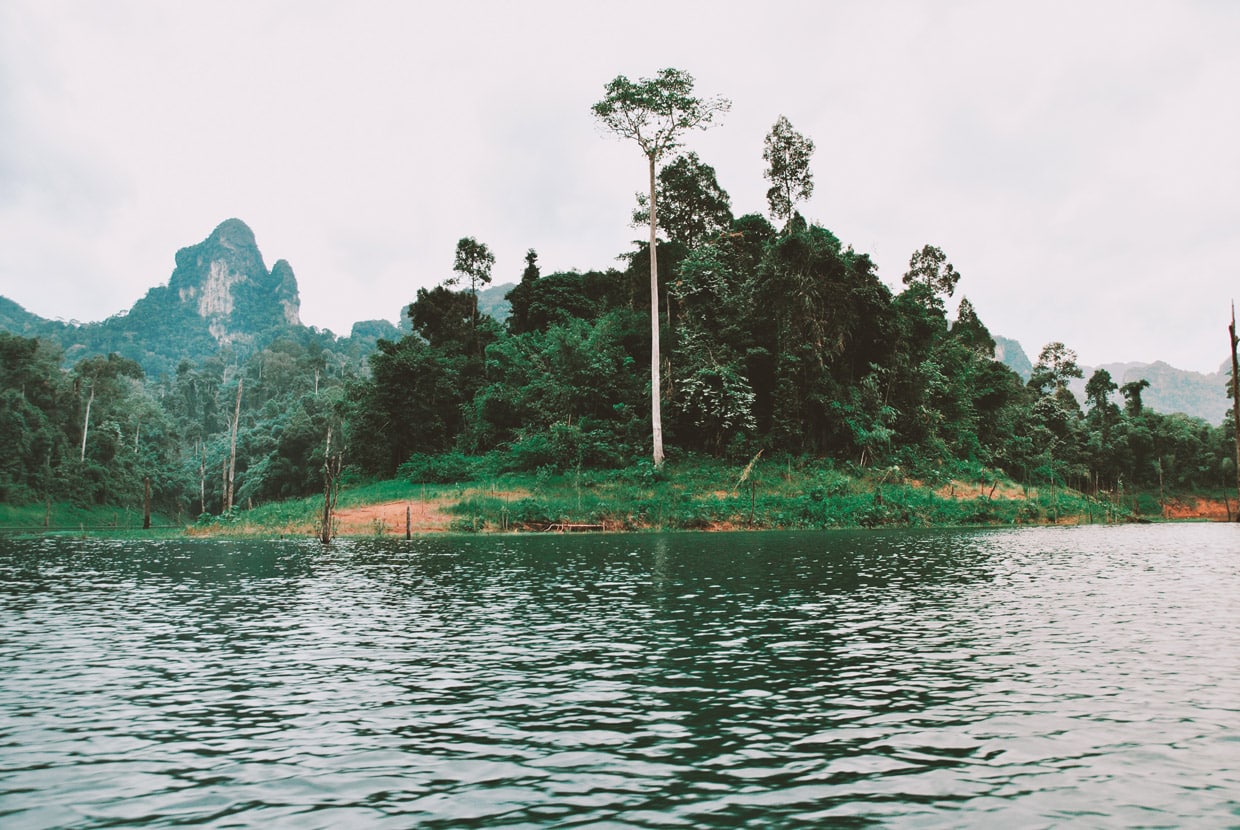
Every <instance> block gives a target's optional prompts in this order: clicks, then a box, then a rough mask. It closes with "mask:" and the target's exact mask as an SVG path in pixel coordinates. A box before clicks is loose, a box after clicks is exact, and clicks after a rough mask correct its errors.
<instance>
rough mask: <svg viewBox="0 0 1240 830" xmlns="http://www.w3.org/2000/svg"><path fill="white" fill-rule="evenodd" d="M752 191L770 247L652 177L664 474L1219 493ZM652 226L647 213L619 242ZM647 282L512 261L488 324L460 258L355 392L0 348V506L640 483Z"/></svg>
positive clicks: (643, 255) (279, 357)
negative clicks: (767, 466)
mask: <svg viewBox="0 0 1240 830" xmlns="http://www.w3.org/2000/svg"><path fill="white" fill-rule="evenodd" d="M781 124H782V127H783V129H784V132H783V133H782V134H777V131H773V132H772V136H773V137H776V138H779V137H780V136H781V135H782V139H781V140H793V141H795V140H798V139H799V140H801V141H802V142H803V143H802V144H801V145H799V150H800V152H801V153H802V157H801V158H802V160H803V161H804V159H805V158H807V153H808V151H810V150H812V143H810V142H808V141H807V140H805V139H803V137H800V136H798V135H797V134H795V131H791V126H790V125H788V124H787V122H786V119H782V118H781V122H779V123H777V125H776V126H777V127H781ZM789 136H791V139H789ZM773 140H774V139H773V138H770V137H769V138H768V147H767V150H768V154H767V155H766V156H764V157H765V158H768V160H771V159H772V158H775V157H776V156H777V153H775V150H778V149H779V148H778V146H775V145H773V144H772V141H773ZM772 147H775V150H772ZM794 149H795V148H794ZM794 160H795V157H794ZM802 169H803V170H806V171H807V167H803V168H802ZM802 175H808V173H807V172H804V173H803V174H802ZM768 177H769V178H772V181H773V182H774V183H775V184H776V187H773V188H772V194H773V195H770V194H769V195H768V198H770V200H771V215H773V216H776V217H778V218H780V219H782V220H784V221H782V223H781V224H782V227H776V226H775V225H773V224H772V223H771V222H770V221H768V220H767V219H766V218H765V217H764V216H763V215H759V214H755V213H749V214H746V215H742V216H739V217H734V216H733V214H732V210H731V204H730V199H729V197H728V195H727V193H726V192H725V191H724V190H723V189H722V188H721V187H720V186H719V183H718V181H717V180H716V176H715V171H714V170H713V169H712V168H711V167H710V166H709V165H707V164H705V163H703V162H702V161H701V160H700V159H699V158H698V157H697V156H696V154H693V153H685V154H681V155H679V156H677V157H676V158H675V159H673V160H671V161H670V162H669V163H667V164H665V165H663V167H662V169H661V170H660V172H659V175H658V184H657V194H658V199H657V204H658V210H659V216H660V222H659V231H660V234H661V241H660V243H659V244H658V246H657V249H656V250H657V256H658V266H659V268H658V276H659V279H658V290H659V296H660V306H661V307H662V308H661V316H660V318H659V320H660V328H661V341H662V344H663V346H662V350H661V353H660V366H661V376H662V383H661V386H662V390H661V391H662V400H663V402H664V407H663V412H664V415H663V420H664V433H665V436H666V442H667V447H668V453H669V457H671V458H673V459H674V458H676V456H677V455H679V456H681V457H684V456H687V455H691V454H692V455H700V456H706V457H712V458H718V459H726V460H728V461H730V462H735V463H736V464H737V465H738V469H739V468H740V467H744V466H745V464H746V463H747V462H749V461H750V460H751V459H753V458H754V457H756V456H757V455H758V454H759V453H762V454H763V458H764V459H799V458H812V459H821V460H823V461H824V462H826V463H827V464H828V465H831V464H834V465H837V466H839V467H847V466H849V465H851V466H854V467H856V468H883V469H897V468H898V470H899V471H900V474H901V475H902V476H906V477H935V476H937V477H939V478H942V477H943V476H944V475H951V474H953V473H954V472H955V471H962V470H972V471H974V472H975V473H976V472H977V471H987V470H988V471H1002V472H1003V473H1005V474H1006V475H1008V476H1010V477H1011V478H1013V479H1014V480H1016V481H1018V482H1023V483H1027V484H1035V485H1042V484H1058V485H1066V486H1070V487H1073V488H1076V489H1078V490H1082V491H1085V492H1090V493H1093V492H1098V491H1116V490H1124V489H1128V490H1135V489H1156V488H1164V487H1165V488H1166V489H1167V490H1170V491H1192V490H1197V491H1202V490H1210V491H1214V490H1216V489H1217V488H1219V487H1222V486H1224V485H1225V484H1226V482H1228V481H1234V480H1235V469H1234V452H1233V444H1232V432H1231V428H1230V426H1221V427H1214V426H1211V425H1209V424H1208V423H1206V422H1205V421H1202V420H1199V419H1194V418H1189V417H1187V416H1183V415H1177V414H1171V415H1168V414H1161V413H1158V412H1153V411H1150V410H1149V409H1147V408H1145V407H1144V406H1143V403H1142V398H1141V393H1142V389H1143V388H1144V386H1145V385H1146V384H1145V383H1144V382H1139V383H1128V384H1126V385H1124V386H1123V387H1122V388H1120V387H1118V386H1117V384H1116V383H1115V382H1114V381H1113V380H1112V379H1111V377H1110V376H1109V375H1108V374H1107V373H1106V371H1105V370H1099V371H1097V372H1095V373H1094V375H1093V376H1092V377H1091V378H1089V380H1088V383H1087V385H1086V394H1085V400H1084V401H1078V400H1077V399H1076V397H1075V396H1074V395H1073V393H1072V392H1071V391H1070V390H1069V388H1068V382H1069V380H1071V379H1072V378H1074V377H1081V370H1080V368H1079V367H1078V366H1077V363H1076V359H1075V355H1074V353H1073V352H1072V350H1071V349H1069V348H1067V347H1066V346H1065V345H1063V344H1062V343H1050V344H1048V345H1047V346H1046V347H1045V348H1043V349H1042V351H1041V353H1040V355H1039V357H1038V360H1037V363H1036V365H1035V366H1034V368H1033V371H1032V374H1031V377H1030V380H1029V381H1028V382H1027V383H1025V382H1022V381H1021V379H1020V377H1019V376H1017V375H1016V374H1015V373H1014V372H1013V371H1011V370H1010V369H1008V368H1007V367H1006V366H1004V365H1003V364H1002V363H1000V362H998V361H996V360H995V359H994V357H993V356H994V346H995V343H994V340H993V339H992V337H991V334H990V332H989V331H988V330H987V328H986V326H985V324H984V323H983V322H982V321H981V320H980V319H979V317H978V315H977V313H976V312H975V310H974V308H973V306H972V305H971V304H970V303H969V301H968V300H967V299H963V298H962V299H960V300H959V301H958V302H956V301H955V300H954V299H953V298H954V296H955V294H956V289H957V286H958V283H959V282H960V280H961V275H960V274H959V273H957V272H956V270H955V269H954V268H953V267H952V265H951V264H950V263H949V262H948V259H947V256H946V255H945V254H944V252H943V251H941V250H940V249H939V248H937V247H935V246H933V245H926V246H925V247H923V248H922V249H921V250H919V251H915V252H913V254H912V256H911V259H910V262H909V267H908V270H907V272H906V273H905V274H904V275H903V279H902V286H901V288H900V290H899V291H894V290H893V289H892V288H890V287H889V286H888V285H887V284H885V283H884V282H883V281H882V280H880V279H879V276H878V274H877V273H876V268H875V266H874V263H873V262H872V261H871V260H870V258H869V256H867V255H866V254H864V253H860V252H857V251H855V250H854V249H853V248H852V247H850V246H848V245H846V244H844V243H843V242H841V241H840V240H839V239H838V238H837V237H836V236H835V235H834V234H833V233H832V232H831V231H830V230H828V229H827V228H825V227H823V226H821V225H819V224H815V223H807V222H806V221H805V220H804V219H803V218H802V217H801V216H800V215H799V214H798V213H797V212H796V211H795V210H794V209H793V208H794V204H795V199H796V196H797V194H798V193H804V192H805V187H804V185H805V184H806V182H805V181H802V182H801V183H800V184H801V188H800V190H797V189H796V188H793V187H792V186H791V184H790V183H789V182H787V181H785V182H784V183H783V185H782V187H781V186H780V182H779V180H778V171H777V169H776V164H775V162H774V161H772V169H771V171H769V172H768ZM648 210H649V202H648V200H647V199H646V198H641V199H639V203H638V205H637V210H636V211H635V212H634V221H635V223H637V222H642V221H645V219H646V218H647V217H648V213H644V211H648ZM649 256H650V250H649V245H648V243H645V242H643V243H637V244H636V247H635V248H634V249H633V250H631V251H630V252H629V253H628V254H627V255H626V257H625V258H626V259H627V267H625V268H624V269H612V270H607V271H590V272H586V273H579V272H567V273H554V274H547V275H542V274H541V272H540V268H539V265H538V257H537V254H536V253H535V252H534V251H533V250H530V252H529V253H528V254H527V256H526V267H525V270H524V273H523V274H522V275H521V277H520V282H519V283H518V284H517V285H516V286H515V287H514V288H513V289H512V290H511V291H510V292H509V293H508V298H507V299H508V302H509V303H510V306H511V312H510V314H509V316H508V317H507V319H506V320H504V321H497V320H495V319H493V318H491V317H489V316H486V315H483V314H481V313H480V312H479V309H478V300H477V297H478V292H479V289H480V288H482V287H484V286H486V285H487V284H489V283H490V281H491V267H492V264H493V262H494V258H493V256H491V254H490V252H489V250H488V249H487V247H486V245H485V244H483V243H481V242H478V241H477V240H474V239H472V238H467V239H462V240H461V243H460V244H459V245H458V249H457V260H456V264H455V266H454V276H453V277H452V278H450V279H449V280H446V281H445V282H444V284H442V285H439V286H436V287H434V288H430V289H420V290H418V291H417V294H416V297H415V298H414V300H413V302H412V303H411V304H410V305H409V306H408V308H407V310H406V313H407V316H408V319H409V323H410V324H411V326H412V331H411V332H410V333H409V334H407V335H406V336H403V337H400V338H399V339H380V340H378V343H377V347H376V348H375V350H374V352H373V353H372V354H371V355H370V356H369V359H368V361H367V362H365V363H361V364H359V362H358V361H357V360H356V359H350V358H349V356H348V355H342V354H337V353H336V352H334V351H333V341H332V339H331V338H330V337H327V338H324V337H322V336H320V335H318V334H317V333H316V332H314V331H313V330H309V329H304V328H298V329H293V328H290V329H288V330H287V331H286V332H285V334H284V336H282V337H280V338H279V339H276V340H274V341H273V342H270V343H269V344H268V345H266V346H265V347H262V348H259V349H257V350H252V351H250V352H248V353H238V352H232V351H228V350H224V351H221V352H219V353H218V354H216V355H215V356H214V357H210V358H207V359H203V360H199V361H197V362H192V361H190V360H182V361H181V363H180V365H179V366H177V367H176V369H175V372H172V373H168V374H161V375H160V376H159V377H146V376H145V375H144V372H143V370H142V368H141V367H140V366H139V365H138V364H137V363H136V362H134V361H132V360H129V359H126V358H123V357H118V356H117V355H115V354H112V355H110V356H107V357H102V356H89V357H84V358H81V359H78V360H76V362H74V363H73V364H72V366H71V367H67V368H66V367H65V366H64V365H63V363H64V355H63V353H61V352H60V351H59V349H58V347H56V346H55V345H52V344H51V343H49V342H48V341H47V340H43V339H39V338H28V337H22V336H18V335H14V334H6V333H0V439H3V440H2V443H0V446H3V448H4V449H3V452H0V501H4V502H10V503H22V502H26V503H29V502H44V501H46V502H48V503H51V502H53V501H74V502H77V503H80V504H96V505H98V504H118V505H126V506H132V505H134V504H137V503H140V502H141V500H142V499H143V493H144V490H145V487H146V486H147V482H148V481H149V483H150V488H151V493H152V499H153V502H154V504H155V506H156V508H157V509H158V510H160V511H161V512H163V513H164V514H166V515H170V516H176V517H185V518H188V517H193V516H197V515H199V514H201V513H218V512H222V511H226V510H227V509H228V505H229V501H230V500H229V498H228V492H229V490H230V486H229V479H230V477H233V478H235V492H234V493H233V498H232V499H231V502H232V505H233V506H234V508H244V507H247V506H249V505H254V504H260V503H263V502H270V501H274V500H279V499H284V498H288V497H293V496H303V495H307V494H310V493H314V492H316V491H319V492H321V491H322V488H323V480H324V479H323V469H324V462H325V454H326V453H327V452H329V450H328V442H327V436H328V433H329V431H332V432H333V433H334V435H335V438H334V439H333V440H334V443H332V444H331V449H330V452H332V453H341V454H342V456H343V459H344V462H345V464H346V468H347V470H349V471H350V472H351V475H352V476H353V477H354V478H355V479H359V478H367V479H384V478H391V477H401V478H405V479H409V480H413V481H423V482H450V481H458V480H465V479H468V478H471V477H476V476H479V475H498V474H502V473H504V472H506V471H545V472H546V473H548V474H554V473H556V472H565V471H576V472H577V473H578V474H579V473H580V471H581V470H583V469H585V470H609V469H617V468H633V467H635V466H640V465H641V464H642V463H643V459H645V458H647V457H648V456H649V447H650V438H651V424H650V394H651V390H650V377H651V369H650V362H651V353H652V349H651V338H650V305H651V300H650V292H649V285H648V281H647V273H648V272H649V264H650V261H649ZM514 276H515V275H514ZM952 305H954V314H952V313H949V307H950V306H952ZM239 387H240V389H239ZM239 391H240V395H239V394H238V392H239ZM238 398H239V399H240V404H238V403H237V401H238ZM235 414H236V415H237V417H235V418H234V415H235ZM234 436H235V437H234ZM234 445H235V451H234V449H233V447H234ZM645 463H646V464H649V462H645ZM230 466H231V467H232V469H231V470H230Z"/></svg>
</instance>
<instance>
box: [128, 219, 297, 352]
mask: <svg viewBox="0 0 1240 830" xmlns="http://www.w3.org/2000/svg"><path fill="white" fill-rule="evenodd" d="M176 263H177V267H176V270H175V271H173V272H172V277H171V278H170V279H169V280H168V291H169V292H170V293H171V294H173V295H174V296H175V297H176V299H177V300H178V301H179V302H180V304H181V305H182V306H183V307H184V308H186V309H188V310H191V311H192V312H193V313H194V314H196V315H197V316H198V317H200V318H202V320H203V321H204V322H205V323H206V325H207V330H208V331H209V332H210V334H211V337H212V338H214V339H215V341H216V343H218V344H219V345H221V346H231V345H237V344H243V343H248V342H251V341H252V340H253V336H254V335H255V334H257V333H260V332H262V331H265V330H266V329H268V328H270V327H271V326H272V325H281V324H282V325H290V326H300V325H301V317H300V309H301V300H300V297H299V296H298V293H297V279H296V277H294V276H293V269H292V268H291V267H290V266H289V264H288V263H287V262H286V261H284V260H280V261H278V262H277V263H276V264H275V266H274V267H273V268H272V269H271V270H270V271H268V270H267V266H266V265H265V264H264V263H263V256H262V254H261V253H259V250H258V245H257V243H256V242H255V240H254V232H253V231H251V230H250V229H249V227H247V226H246V224H245V223H244V222H242V221H241V220H240V219H229V220H227V221H225V222H223V223H221V224H220V226H219V227H217V228H216V229H215V230H214V231H213V232H212V233H211V235H210V236H209V237H207V238H206V239H205V240H203V241H202V242H200V243H199V244H197V245H193V246H190V247H188V248H182V249H181V250H179V251H177V255H176ZM152 293H154V292H152ZM150 296H151V295H149V294H148V298H150Z"/></svg>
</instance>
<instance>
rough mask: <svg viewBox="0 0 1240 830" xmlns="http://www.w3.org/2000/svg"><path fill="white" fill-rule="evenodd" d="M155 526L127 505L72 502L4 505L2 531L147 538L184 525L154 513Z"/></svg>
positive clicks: (0, 515) (174, 531)
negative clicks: (146, 525)
mask: <svg viewBox="0 0 1240 830" xmlns="http://www.w3.org/2000/svg"><path fill="white" fill-rule="evenodd" d="M151 526H152V527H151V529H150V530H143V529H142V511H141V510H133V509H128V508H123V507H108V506H89V507H84V506H82V505H79V504H74V503H72V502H52V504H51V508H50V510H49V508H48V505H46V504H0V530H5V531H11V532H16V533H32V534H40V535H42V534H47V533H83V532H85V533H89V534H91V535H98V534H104V535H108V536H112V535H118V534H126V533H133V534H137V535H141V536H143V537H144V538H145V537H149V536H152V535H158V534H163V535H168V534H170V533H172V534H177V533H180V532H182V531H183V530H184V524H183V523H181V524H177V523H176V522H175V520H174V519H172V518H170V517H168V516H165V515H162V514H158V513H152V514H151Z"/></svg>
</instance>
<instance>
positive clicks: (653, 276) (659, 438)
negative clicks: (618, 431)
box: [647, 154, 663, 467]
mask: <svg viewBox="0 0 1240 830" xmlns="http://www.w3.org/2000/svg"><path fill="white" fill-rule="evenodd" d="M647 159H648V160H649V162H650V423H651V436H652V439H653V443H654V465H655V466H656V467H662V466H663V412H662V407H661V406H660V401H659V397H660V396H661V394H662V389H661V386H662V384H661V379H660V367H659V361H660V355H659V257H658V252H657V251H656V249H655V245H656V242H655V229H656V227H657V223H658V219H657V218H656V215H655V176H654V162H655V158H654V155H653V154H651V155H648V156H647Z"/></svg>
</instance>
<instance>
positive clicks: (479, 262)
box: [444, 236, 495, 345]
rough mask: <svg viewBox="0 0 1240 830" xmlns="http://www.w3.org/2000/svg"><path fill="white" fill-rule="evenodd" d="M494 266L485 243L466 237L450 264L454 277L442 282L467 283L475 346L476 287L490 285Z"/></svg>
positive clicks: (492, 258) (457, 244)
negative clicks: (471, 304) (471, 308)
mask: <svg viewBox="0 0 1240 830" xmlns="http://www.w3.org/2000/svg"><path fill="white" fill-rule="evenodd" d="M494 265H495V254H493V253H491V249H490V248H488V247H487V246H486V243H485V242H479V241H478V240H477V239H474V238H473V237H472V236H466V237H464V238H463V239H460V240H459V241H458V242H457V243H456V259H455V261H454V262H453V263H452V271H453V273H454V274H455V276H453V277H451V278H449V279H446V280H444V283H445V284H447V285H456V284H457V283H459V282H468V283H469V294H470V297H471V300H472V303H473V311H472V313H471V315H470V319H471V323H472V326H471V330H472V332H473V335H474V343H475V345H476V344H477V341H478V286H480V285H490V284H491V268H492V266H494Z"/></svg>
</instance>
